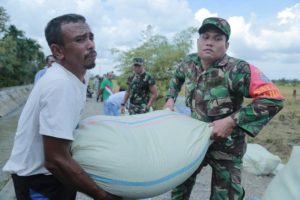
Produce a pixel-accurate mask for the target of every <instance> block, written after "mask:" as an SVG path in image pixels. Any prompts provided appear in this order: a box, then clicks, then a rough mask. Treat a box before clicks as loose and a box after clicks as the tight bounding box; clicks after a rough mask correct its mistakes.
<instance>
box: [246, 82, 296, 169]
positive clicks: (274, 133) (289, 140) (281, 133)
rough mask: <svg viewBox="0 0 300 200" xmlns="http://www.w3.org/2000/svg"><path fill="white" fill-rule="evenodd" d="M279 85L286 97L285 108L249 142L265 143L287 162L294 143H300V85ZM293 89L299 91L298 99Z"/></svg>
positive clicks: (265, 145) (249, 139)
mask: <svg viewBox="0 0 300 200" xmlns="http://www.w3.org/2000/svg"><path fill="white" fill-rule="evenodd" d="M278 87H279V89H280V91H281V93H282V95H283V96H284V97H285V105H284V108H283V109H282V110H281V111H280V112H279V113H278V114H277V115H276V116H275V117H274V118H273V119H272V120H271V121H270V123H269V124H268V125H266V126H265V128H264V129H263V130H262V131H261V132H260V133H259V134H258V136H257V137H255V138H250V137H248V142H249V143H258V144H261V145H263V146H264V147H265V148H267V149H268V150H269V151H270V152H272V153H273V154H275V155H278V156H279V157H280V158H281V159H282V161H283V162H284V163H285V162H286V161H287V160H288V159H289V156H290V153H291V150H292V147H293V145H300V106H299V105H300V95H299V92H300V86H296V87H293V86H278ZM293 89H296V90H297V92H298V96H297V97H296V99H295V98H294V97H293Z"/></svg>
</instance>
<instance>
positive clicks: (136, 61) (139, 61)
mask: <svg viewBox="0 0 300 200" xmlns="http://www.w3.org/2000/svg"><path fill="white" fill-rule="evenodd" d="M133 65H144V59H143V58H140V57H139V58H134V59H133Z"/></svg>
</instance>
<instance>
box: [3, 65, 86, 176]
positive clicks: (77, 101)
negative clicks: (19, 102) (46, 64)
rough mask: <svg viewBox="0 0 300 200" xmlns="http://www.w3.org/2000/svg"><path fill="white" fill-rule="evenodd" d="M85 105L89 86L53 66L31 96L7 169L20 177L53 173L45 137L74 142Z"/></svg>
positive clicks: (26, 105) (62, 68)
mask: <svg viewBox="0 0 300 200" xmlns="http://www.w3.org/2000/svg"><path fill="white" fill-rule="evenodd" d="M85 102H86V85H85V84H84V83H82V82H81V81H80V80H79V79H78V78H77V77H76V76H75V75H74V74H72V73H71V72H70V71H68V70H67V69H65V68H64V67H62V66H61V65H59V64H58V63H53V65H52V67H51V68H49V69H48V70H47V73H46V74H45V76H44V77H43V78H42V79H41V80H39V81H38V82H37V84H36V85H35V86H34V87H33V90H32V91H31V94H30V95H29V97H28V100H27V102H26V104H25V106H24V109H23V111H22V113H21V116H20V119H19V122H18V128H17V132H16V136H15V142H14V146H13V149H12V153H11V156H10V158H9V160H8V161H7V163H6V164H5V166H4V167H3V170H4V171H8V172H10V173H16V174H18V175H19V176H29V175H34V174H50V172H49V171H48V170H47V169H46V168H45V167H44V150H43V141H42V135H47V136H51V137H56V138H63V139H67V140H73V131H74V129H75V128H76V126H77V124H78V122H79V120H80V114H81V112H82V110H83V108H84V106H85Z"/></svg>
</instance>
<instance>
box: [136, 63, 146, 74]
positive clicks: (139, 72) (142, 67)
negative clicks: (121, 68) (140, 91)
mask: <svg viewBox="0 0 300 200" xmlns="http://www.w3.org/2000/svg"><path fill="white" fill-rule="evenodd" d="M133 69H134V72H135V73H137V74H142V73H143V72H144V66H142V65H137V64H135V65H133Z"/></svg>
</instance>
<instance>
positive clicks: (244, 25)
mask: <svg viewBox="0 0 300 200" xmlns="http://www.w3.org/2000/svg"><path fill="white" fill-rule="evenodd" d="M211 16H218V13H212V12H211V11H209V10H207V9H205V8H202V9H200V10H199V11H198V12H196V14H195V18H196V19H197V20H198V21H202V20H203V19H204V18H206V17H211ZM228 22H229V23H230V24H231V36H230V48H229V51H228V54H229V55H231V56H235V57H238V58H242V59H245V60H247V61H249V62H251V63H253V64H257V65H259V64H261V66H259V67H260V68H261V69H262V70H263V71H266V72H267V73H266V74H270V75H271V76H272V77H276V78H281V77H280V76H282V75H285V76H286V77H296V75H295V73H294V74H291V72H290V71H289V70H288V71H287V70H286V66H287V65H288V66H290V69H291V70H292V69H293V70H295V69H296V66H298V63H300V37H299V35H300V26H299V24H300V3H298V4H295V5H294V6H292V7H290V8H286V9H284V10H282V11H281V12H279V13H278V14H277V18H275V19H273V21H272V22H271V23H269V24H263V26H262V27H259V25H260V24H259V23H258V22H257V21H256V19H255V17H253V18H252V19H251V20H250V21H246V19H245V18H244V17H243V16H231V17H229V19H228ZM275 66H276V70H274V67H275ZM280 71H281V72H280ZM279 72H280V73H279ZM298 78H300V77H299V75H298Z"/></svg>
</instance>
